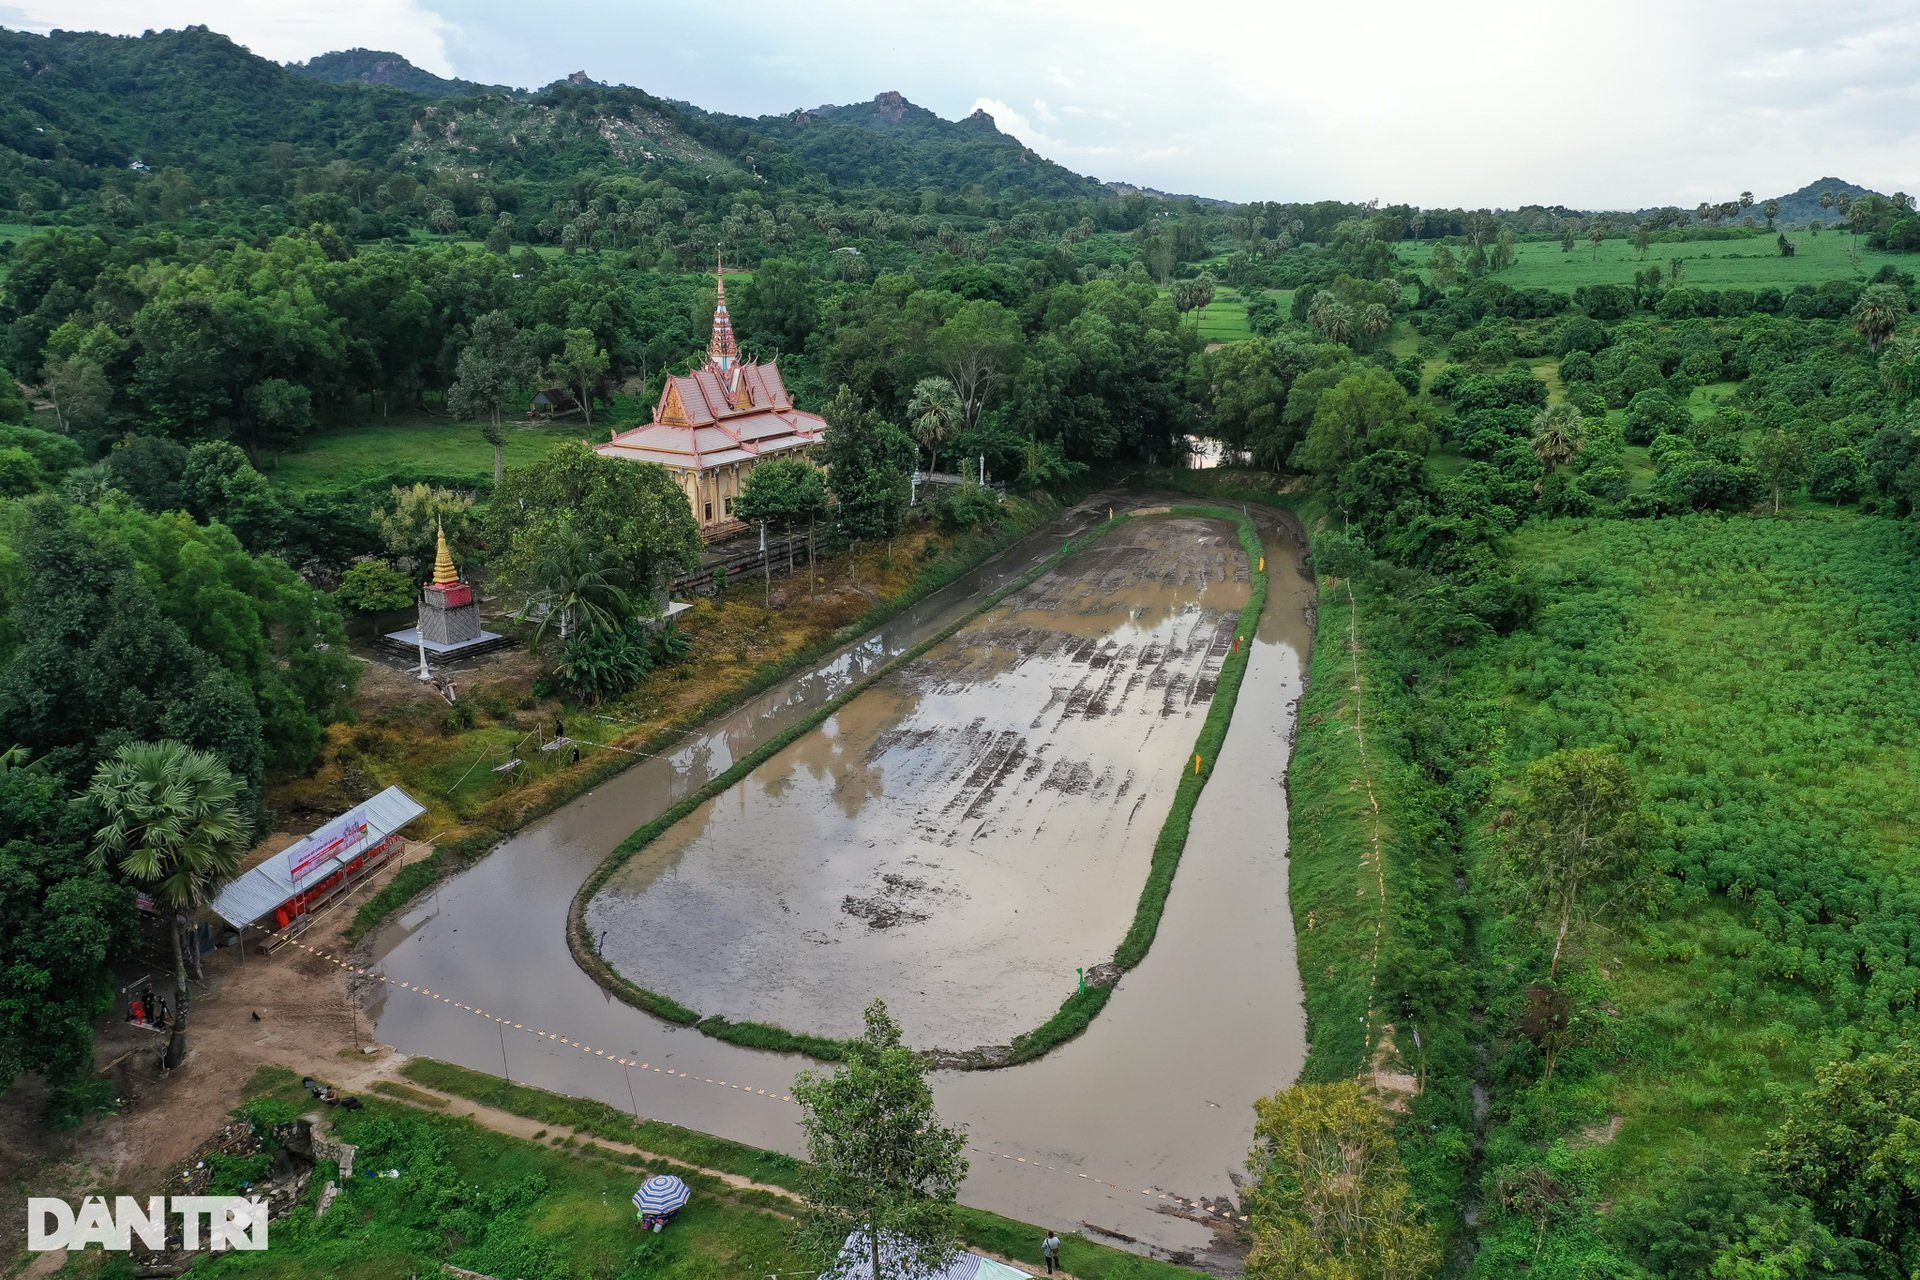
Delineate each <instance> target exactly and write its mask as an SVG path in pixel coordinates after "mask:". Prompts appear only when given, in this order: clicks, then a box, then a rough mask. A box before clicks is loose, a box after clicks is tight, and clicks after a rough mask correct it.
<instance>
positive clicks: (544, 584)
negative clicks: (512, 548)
mask: <svg viewBox="0 0 1920 1280" xmlns="http://www.w3.org/2000/svg"><path fill="white" fill-rule="evenodd" d="M545 532H546V536H545V537H541V538H539V539H538V541H537V544H536V545H537V546H538V548H539V551H538V553H537V554H536V555H535V556H534V558H533V561H532V563H531V564H530V565H529V566H528V577H529V578H530V579H531V584H532V586H533V587H534V589H535V590H536V591H538V592H539V593H540V595H541V596H542V597H543V598H544V600H545V602H546V606H547V612H546V615H545V616H544V617H542V618H541V619H540V625H539V626H538V627H537V628H535V630H534V633H533V643H532V647H533V648H535V649H538V648H539V647H540V642H541V641H542V640H544V639H545V638H546V634H547V627H548V626H549V625H550V624H551V623H552V622H553V621H554V620H555V619H558V620H559V623H560V638H561V639H562V640H565V639H566V638H567V634H568V632H570V631H572V630H573V626H574V622H575V620H576V618H577V619H578V620H579V622H580V624H581V625H583V626H585V627H586V628H587V629H589V630H591V631H604V630H613V629H617V628H619V627H622V626H624V625H626V621H627V619H628V618H630V617H631V616H632V615H633V604H632V602H631V601H630V600H629V599H628V598H627V593H626V592H625V591H623V590H621V589H620V588H619V587H617V586H615V585H614V583H613V581H612V579H611V577H610V576H609V575H608V572H607V559H606V556H605V555H603V554H602V553H601V551H600V549H599V548H597V547H596V546H594V545H593V543H592V542H590V541H589V540H588V539H587V538H586V536H585V535H584V534H582V533H580V532H579V530H577V529H575V528H574V527H573V523H572V522H571V521H570V520H567V519H566V518H565V517H564V516H563V517H561V519H560V520H559V521H558V522H557V523H556V524H554V525H552V526H550V527H549V529H547V530H546V531H545ZM531 607H532V605H531V603H529V605H528V608H531ZM525 614H526V610H525V609H523V610H521V616H522V617H523V618H524V616H525Z"/></svg>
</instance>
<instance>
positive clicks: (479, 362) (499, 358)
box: [447, 311, 536, 485]
mask: <svg viewBox="0 0 1920 1280" xmlns="http://www.w3.org/2000/svg"><path fill="white" fill-rule="evenodd" d="M535 372H536V365H535V363H534V359H533V352H532V351H531V350H530V349H529V347H528V345H527V340H526V337H525V336H524V335H523V334H522V333H521V332H520V330H519V329H518V328H516V327H515V326H514V323H513V318H512V317H511V316H509V315H508V314H507V313H506V312H504V311H489V312H487V313H486V314H485V315H483V316H481V317H480V318H479V319H478V320H475V321H474V322H473V332H472V334H471V335H470V336H469V337H468V339H467V345H466V346H464V347H462V348H461V349H460V359H459V362H458V363H457V364H456V365H455V368H454V376H453V385H452V386H451V387H449V388H447V407H448V408H449V409H451V410H453V411H454V413H456V414H458V415H459V416H461V417H463V418H485V419H486V420H487V421H486V425H485V426H483V427H481V428H480V433H481V434H482V435H483V436H485V437H486V440H487V443H488V444H490V445H492V446H493V482H494V484H496V485H497V484H499V483H500V477H501V475H502V474H503V472H504V469H505V465H506V464H505V456H506V443H507V438H506V434H505V428H504V427H503V426H502V425H501V422H500V413H501V410H503V409H505V408H506V407H507V405H508V404H509V403H511V402H512V401H513V399H514V398H515V397H516V396H517V395H518V394H519V393H520V392H522V391H524V390H525V389H526V386H527V384H528V383H529V382H532V381H533V376H534V374H535Z"/></svg>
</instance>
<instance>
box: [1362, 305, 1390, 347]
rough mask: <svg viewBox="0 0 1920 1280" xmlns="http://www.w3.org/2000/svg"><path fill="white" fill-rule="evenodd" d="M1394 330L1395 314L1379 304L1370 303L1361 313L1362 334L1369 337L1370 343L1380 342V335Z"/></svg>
mask: <svg viewBox="0 0 1920 1280" xmlns="http://www.w3.org/2000/svg"><path fill="white" fill-rule="evenodd" d="M1391 328H1393V312H1391V311H1389V310H1388V309H1387V308H1386V307H1385V306H1384V305H1382V304H1381V303H1378V302H1369V303H1368V304H1367V305H1366V306H1365V307H1364V308H1362V309H1361V312H1360V332H1361V333H1364V334H1365V335H1366V336H1367V341H1368V342H1369V343H1373V342H1378V341H1379V340H1380V335H1382V334H1384V333H1385V332H1386V331H1387V330H1389V329H1391Z"/></svg>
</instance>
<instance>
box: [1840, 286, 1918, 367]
mask: <svg viewBox="0 0 1920 1280" xmlns="http://www.w3.org/2000/svg"><path fill="white" fill-rule="evenodd" d="M1906 315H1907V295H1906V293H1905V291H1903V290H1902V289H1901V288H1900V286H1899V285H1897V284H1875V285H1868V286H1867V291H1866V292H1865V293H1863V294H1861V295H1860V301H1858V302H1856V303H1854V304H1853V316H1852V319H1853V327H1854V328H1855V329H1857V330H1859V331H1860V336H1861V337H1863V338H1865V339H1866V340H1867V346H1868V347H1869V348H1871V349H1872V350H1874V351H1878V350H1879V349H1880V344H1881V343H1883V342H1885V341H1886V340H1887V339H1888V338H1890V337H1892V336H1893V331H1894V330H1895V329H1897V328H1899V327H1900V322H1901V321H1902V320H1903V319H1905V318H1906Z"/></svg>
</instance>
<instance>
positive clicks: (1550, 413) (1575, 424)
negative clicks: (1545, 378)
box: [1531, 404, 1587, 493]
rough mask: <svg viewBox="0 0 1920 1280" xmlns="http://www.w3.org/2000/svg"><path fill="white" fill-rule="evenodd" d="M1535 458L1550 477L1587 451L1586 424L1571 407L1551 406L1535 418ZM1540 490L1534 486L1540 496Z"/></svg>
mask: <svg viewBox="0 0 1920 1280" xmlns="http://www.w3.org/2000/svg"><path fill="white" fill-rule="evenodd" d="M1531 443H1532V445H1533V456H1534V457H1536V458H1538V459H1540V465H1541V466H1543V467H1545V468H1546V469H1547V475H1552V474H1553V473H1554V472H1555V471H1557V470H1559V469H1560V467H1561V466H1562V465H1563V464H1565V463H1568V462H1572V461H1573V460H1574V459H1575V458H1577V457H1579V456H1580V451H1581V450H1583V449H1585V448H1586V447H1587V426H1586V421H1585V420H1584V419H1583V418H1581V416H1580V411H1579V410H1578V409H1576V408H1574V407H1573V406H1572V405H1570V404H1556V405H1549V406H1548V407H1547V408H1545V409H1542V410H1541V411H1540V412H1539V413H1537V414H1535V415H1534V418H1533V439H1532V442H1531ZM1539 491H1540V486H1539V485H1535V486H1534V492H1535V493H1538V492H1539Z"/></svg>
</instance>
